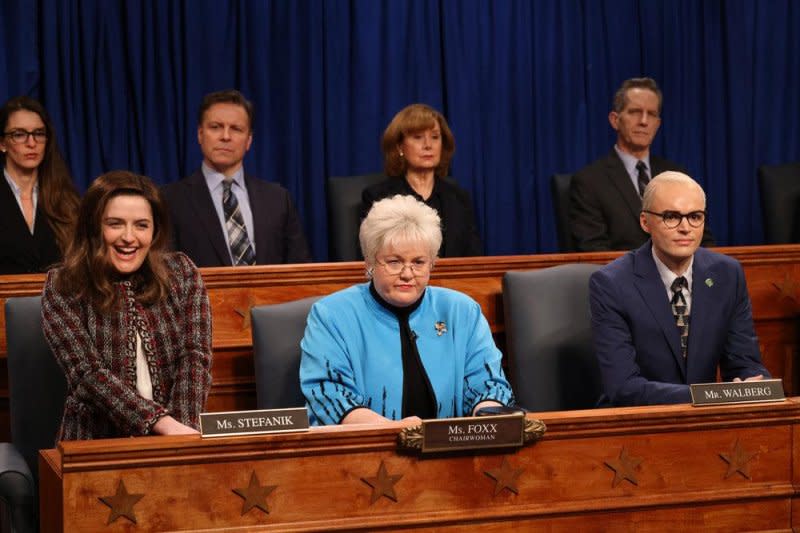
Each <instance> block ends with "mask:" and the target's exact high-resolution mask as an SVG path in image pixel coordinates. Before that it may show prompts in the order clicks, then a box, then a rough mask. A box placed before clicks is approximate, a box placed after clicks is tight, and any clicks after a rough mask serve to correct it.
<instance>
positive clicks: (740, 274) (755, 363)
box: [589, 241, 769, 406]
mask: <svg viewBox="0 0 800 533" xmlns="http://www.w3.org/2000/svg"><path fill="white" fill-rule="evenodd" d="M650 249H651V241H647V242H646V243H645V244H644V245H643V246H642V247H640V248H638V249H637V250H634V251H632V252H629V253H627V254H625V255H624V256H622V257H620V258H618V259H617V260H615V261H613V262H611V263H609V264H608V265H606V266H604V267H603V268H601V269H600V270H598V271H597V272H595V273H594V274H592V276H591V278H590V280H589V298H590V303H591V311H592V335H593V339H594V348H595V353H596V355H597V359H598V362H599V364H600V372H601V375H602V380H603V389H604V392H605V394H604V396H603V397H602V398H601V399H600V404H601V405H609V404H610V405H620V406H621V405H653V404H665V403H684V402H689V401H691V395H690V393H689V384H691V383H708V382H713V381H716V379H717V366H719V369H720V373H721V376H722V379H723V380H724V381H731V380H733V378H736V377H739V378H742V379H744V378H748V377H751V376H755V375H757V374H763V375H764V377H768V376H769V373H768V372H767V370H766V368H764V366H763V365H762V363H761V355H760V352H759V348H758V338H757V337H756V334H755V330H754V328H753V316H752V311H751V308H750V297H749V296H748V293H747V284H746V283H745V278H744V271H743V270H742V267H741V265H740V264H739V262H738V261H736V260H735V259H732V258H730V257H727V256H725V255H722V254H719V253H716V252H712V251H710V250H707V249H704V248H698V249H697V251H696V252H695V254H694V264H693V266H692V289H691V290H692V307H691V316H690V323H689V346H688V354H687V357H686V359H684V358H683V356H682V355H681V350H680V336H679V334H678V328H677V327H676V326H675V319H674V317H673V315H672V309H671V306H670V302H669V299H668V297H667V293H666V289H665V288H664V284H663V283H662V281H661V277H660V276H659V274H658V270H657V269H656V264H655V261H654V260H653V256H652V252H651V250H650Z"/></svg>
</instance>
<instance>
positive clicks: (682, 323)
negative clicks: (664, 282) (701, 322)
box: [670, 276, 689, 359]
mask: <svg viewBox="0 0 800 533" xmlns="http://www.w3.org/2000/svg"><path fill="white" fill-rule="evenodd" d="M684 288H687V289H688V288H689V284H688V283H687V281H686V278H684V277H683V276H679V277H677V278H675V281H673V282H672V286H671V287H670V289H672V301H671V302H670V303H672V314H673V315H674V316H675V324H676V325H677V326H678V332H679V333H680V335H681V354H682V355H683V357H684V359H685V358H686V353H687V349H688V346H689V312H688V309H687V305H686V298H685V297H684V295H683V289H684Z"/></svg>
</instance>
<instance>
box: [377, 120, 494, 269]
mask: <svg viewBox="0 0 800 533" xmlns="http://www.w3.org/2000/svg"><path fill="white" fill-rule="evenodd" d="M381 149H382V150H383V158H384V172H386V175H387V176H390V177H389V178H388V179H387V180H386V181H383V182H381V183H378V184H376V185H373V186H372V187H367V189H365V190H364V192H363V194H362V196H361V219H362V220H363V219H364V217H366V216H367V213H368V212H369V210H370V208H371V207H372V204H373V203H375V202H377V201H378V200H381V199H383V198H390V197H392V196H394V195H396V194H403V195H411V196H413V197H415V198H416V199H417V200H420V201H422V202H424V203H425V204H427V205H428V206H430V207H432V208H434V209H435V210H436V211H437V213H438V214H439V217H440V218H441V221H442V237H443V239H442V247H441V249H440V250H439V257H464V256H474V255H483V245H482V244H481V238H480V235H479V234H478V228H477V225H476V223H475V214H474V212H473V210H472V200H471V199H470V196H469V193H468V192H467V191H465V190H464V189H462V188H461V187H459V186H458V185H456V184H455V183H454V182H453V181H451V180H446V179H444V177H445V176H446V175H447V169H448V168H449V166H450V159H451V158H452V157H453V153H454V152H455V149H456V143H455V139H454V138H453V134H452V133H451V132H450V128H449V127H448V125H447V121H446V120H445V118H444V116H442V114H441V113H439V112H438V111H436V110H435V109H433V108H432V107H430V106H427V105H424V104H412V105H410V106H408V107H406V108H404V109H403V110H401V111H400V112H399V113H397V115H395V117H394V118H393V119H392V121H391V122H390V123H389V126H387V128H386V131H385V132H384V133H383V141H382V142H381Z"/></svg>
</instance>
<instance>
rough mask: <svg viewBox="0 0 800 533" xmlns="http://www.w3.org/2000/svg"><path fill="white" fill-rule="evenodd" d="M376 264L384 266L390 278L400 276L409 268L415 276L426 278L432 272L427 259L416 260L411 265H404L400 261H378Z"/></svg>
mask: <svg viewBox="0 0 800 533" xmlns="http://www.w3.org/2000/svg"><path fill="white" fill-rule="evenodd" d="M375 262H376V263H378V264H379V265H380V266H382V267H383V268H384V270H386V273H387V274H389V275H390V276H399V275H400V274H402V273H403V270H405V269H406V268H409V269H410V270H411V273H412V274H413V275H414V276H424V275H426V274H427V273H428V272H430V271H431V262H430V261H428V260H427V259H415V260H413V261H411V262H410V263H404V262H402V261H400V260H399V259H389V260H388V261H378V260H376V261H375Z"/></svg>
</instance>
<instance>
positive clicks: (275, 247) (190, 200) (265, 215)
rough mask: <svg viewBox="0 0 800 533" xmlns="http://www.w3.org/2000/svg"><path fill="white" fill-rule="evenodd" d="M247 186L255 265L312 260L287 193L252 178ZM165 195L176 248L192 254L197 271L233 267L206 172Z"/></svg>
mask: <svg viewBox="0 0 800 533" xmlns="http://www.w3.org/2000/svg"><path fill="white" fill-rule="evenodd" d="M244 182H245V186H246V187H247V195H248V197H249V199H250V208H251V210H252V212H253V226H255V228H254V231H255V247H256V264H259V265H265V264H276V263H307V262H309V261H311V254H310V253H309V251H308V244H307V243H306V238H305V235H304V234H303V227H302V225H301V224H300V218H299V217H298V215H297V211H296V210H295V208H294V204H293V203H292V199H291V197H290V195H289V191H287V190H286V189H284V188H283V187H281V186H280V185H277V184H275V183H269V182H266V181H263V180H259V179H256V178H254V177H253V176H249V175H246V176H245V178H244ZM163 193H164V199H165V201H166V202H167V206H168V208H169V214H170V224H171V227H172V243H173V246H174V249H175V250H177V251H181V252H183V253H185V254H186V255H188V256H189V257H190V258H191V260H192V261H194V263H195V264H196V265H197V266H199V267H213V266H231V257H230V252H229V249H228V237H227V235H226V234H225V230H224V229H223V227H222V225H221V224H220V221H219V217H218V216H217V211H216V210H215V208H214V204H213V200H212V199H211V191H209V190H208V184H207V183H206V179H205V177H204V176H203V173H202V172H201V171H200V170H198V171H197V172H195V173H194V174H192V175H191V176H189V177H187V178H184V179H182V180H180V181H177V182H175V183H171V184H169V185H166V186H165V187H164V189H163ZM251 238H252V236H251Z"/></svg>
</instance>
